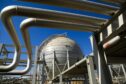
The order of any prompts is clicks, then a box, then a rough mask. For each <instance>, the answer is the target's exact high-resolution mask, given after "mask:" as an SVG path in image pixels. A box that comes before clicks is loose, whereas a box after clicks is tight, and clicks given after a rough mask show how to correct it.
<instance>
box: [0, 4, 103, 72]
mask: <svg viewBox="0 0 126 84" xmlns="http://www.w3.org/2000/svg"><path fill="white" fill-rule="evenodd" d="M12 16H26V17H36V18H44V19H47V18H48V19H52V20H61V21H71V22H75V23H83V22H85V21H87V22H90V21H91V22H93V23H94V22H95V21H99V22H101V21H102V22H103V21H105V20H104V19H100V18H94V17H89V16H84V15H78V14H73V13H66V12H59V11H52V10H45V9H37V8H31V7H23V6H7V7H5V8H4V9H3V10H2V11H1V19H2V22H3V23H4V25H5V26H6V29H7V30H8V32H9V34H10V36H11V37H12V40H13V41H14V44H15V46H16V50H17V52H18V54H19V52H20V49H18V48H17V47H18V46H20V45H19V41H17V35H16V32H15V31H14V25H13V23H12V20H11V17H12ZM94 30H97V29H94ZM26 48H27V50H28V47H27V45H26ZM31 54H32V52H31V51H28V56H29V58H31ZM17 57H18V56H17ZM14 59H15V61H16V62H18V59H16V53H15V57H14ZM28 62H30V59H29V61H28ZM13 64H14V65H16V64H17V63H13ZM27 64H28V65H27V66H29V65H30V63H27ZM7 68H8V67H7ZM7 68H5V67H3V66H1V68H0V69H1V71H9V70H12V69H13V68H15V67H12V66H11V67H9V69H8V70H7ZM29 68H30V67H29ZM26 70H29V69H28V68H26V69H25V71H26ZM20 72H21V71H19V74H22V72H21V73H20ZM26 72H27V71H26ZM16 74H17V73H16Z"/></svg>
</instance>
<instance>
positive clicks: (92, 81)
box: [87, 56, 96, 84]
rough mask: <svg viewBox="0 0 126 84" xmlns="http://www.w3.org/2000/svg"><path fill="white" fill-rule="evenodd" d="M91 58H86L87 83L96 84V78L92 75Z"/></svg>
mask: <svg viewBox="0 0 126 84" xmlns="http://www.w3.org/2000/svg"><path fill="white" fill-rule="evenodd" d="M92 58H93V57H91V56H90V57H88V58H87V69H88V76H89V83H90V84H96V77H95V73H94V63H93V59H92Z"/></svg>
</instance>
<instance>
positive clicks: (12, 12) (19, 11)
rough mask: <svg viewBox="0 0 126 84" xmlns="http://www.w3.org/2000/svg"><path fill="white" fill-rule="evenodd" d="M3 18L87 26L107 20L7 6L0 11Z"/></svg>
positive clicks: (100, 23)
mask: <svg viewBox="0 0 126 84" xmlns="http://www.w3.org/2000/svg"><path fill="white" fill-rule="evenodd" d="M2 13H4V14H5V15H4V14H3V16H6V15H7V16H8V17H10V16H16V15H18V16H26V17H35V18H43V19H52V20H54V19H55V20H61V21H70V22H74V23H82V24H89V25H95V26H96V25H97V26H101V25H102V24H103V23H104V22H106V21H107V19H103V18H96V17H92V16H86V15H80V14H74V13H68V12H61V11H54V10H47V9H40V8H32V7H25V6H16V5H12V6H7V7H5V8H4V9H3V10H2Z"/></svg>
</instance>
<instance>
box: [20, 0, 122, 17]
mask: <svg viewBox="0 0 126 84" xmlns="http://www.w3.org/2000/svg"><path fill="white" fill-rule="evenodd" d="M19 1H28V2H34V3H39V4H48V5H54V6H61V7H67V8H73V9H77V10H86V11H90V12H95V13H98V14H99V13H100V14H104V15H110V14H112V13H114V12H115V11H117V10H118V7H115V6H110V5H106V4H103V3H98V2H93V1H88V0H19ZM120 1H121V0H120Z"/></svg>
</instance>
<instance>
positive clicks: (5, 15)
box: [0, 5, 21, 72]
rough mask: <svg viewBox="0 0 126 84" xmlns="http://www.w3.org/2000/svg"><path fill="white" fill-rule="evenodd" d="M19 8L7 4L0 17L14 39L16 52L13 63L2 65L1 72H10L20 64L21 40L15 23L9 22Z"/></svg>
mask: <svg viewBox="0 0 126 84" xmlns="http://www.w3.org/2000/svg"><path fill="white" fill-rule="evenodd" d="M16 9H17V6H14V5H13V6H7V7H5V8H4V9H3V10H2V11H1V14H0V17H1V19H2V22H3V24H4V25H5V28H6V30H7V31H8V33H9V34H10V36H11V38H12V41H13V42H14V44H15V54H14V59H13V61H12V63H11V64H9V65H6V66H5V65H1V66H0V72H8V71H11V70H13V69H15V68H16V66H17V65H18V62H19V60H20V54H21V47H20V42H19V40H18V37H17V34H16V31H15V29H14V27H13V24H11V23H10V24H8V23H9V22H10V17H11V15H13V14H14V13H15V10H16Z"/></svg>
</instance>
